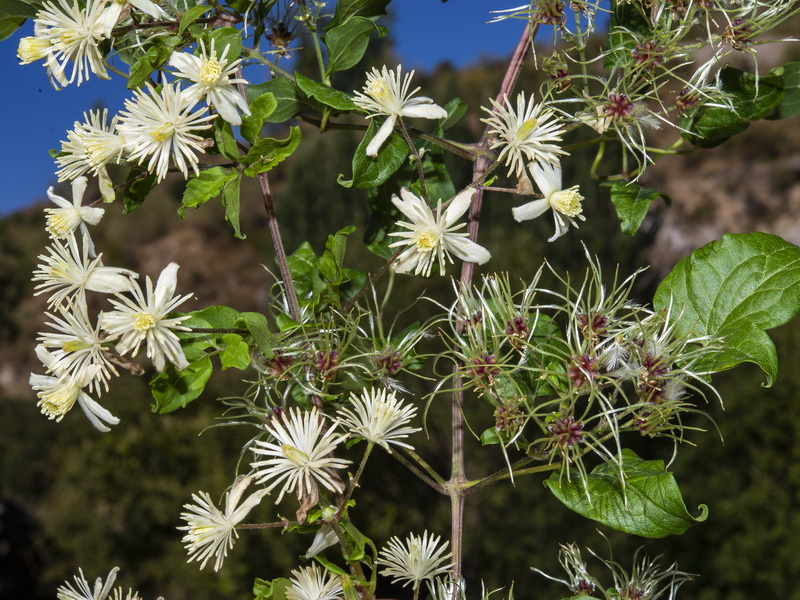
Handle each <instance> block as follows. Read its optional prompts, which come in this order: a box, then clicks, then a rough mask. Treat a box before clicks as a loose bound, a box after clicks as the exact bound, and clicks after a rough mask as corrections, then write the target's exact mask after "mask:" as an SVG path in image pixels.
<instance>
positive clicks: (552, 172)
mask: <svg viewBox="0 0 800 600" xmlns="http://www.w3.org/2000/svg"><path fill="white" fill-rule="evenodd" d="M528 170H530V172H531V177H533V180H534V181H535V182H536V185H537V186H538V187H539V191H541V192H542V194H544V197H545V198H547V197H548V196H549V195H550V194H552V193H553V192H557V191H559V190H560V189H561V163H556V164H553V163H544V164H540V163H538V162H531V163H528Z"/></svg>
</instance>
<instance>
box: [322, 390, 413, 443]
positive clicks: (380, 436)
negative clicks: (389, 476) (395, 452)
mask: <svg viewBox="0 0 800 600" xmlns="http://www.w3.org/2000/svg"><path fill="white" fill-rule="evenodd" d="M350 402H351V403H352V406H353V410H350V409H349V408H341V409H339V412H338V415H339V417H340V419H341V422H342V423H343V424H344V425H345V426H346V428H347V429H349V430H350V433H351V434H353V435H356V436H358V437H362V438H364V439H366V440H369V441H370V442H373V443H376V444H379V445H380V446H382V447H383V448H384V449H385V450H386V451H387V452H391V449H390V448H389V444H397V445H398V446H402V447H404V448H410V449H412V450H413V447H412V446H411V445H409V444H406V443H405V442H400V441H398V440H399V439H401V438H406V437H408V436H409V434H412V433H416V432H417V431H421V429H419V428H417V427H408V426H407V425H408V422H409V421H410V420H411V419H412V418H413V417H414V415H415V414H416V412H417V407H416V406H403V403H402V401H400V400H398V399H397V398H395V394H394V392H390V393H389V394H388V397H387V394H386V390H385V389H381V390H378V389H375V388H372V389H370V390H364V392H363V394H362V395H361V397H360V398H359V397H357V396H356V395H355V394H353V393H351V394H350Z"/></svg>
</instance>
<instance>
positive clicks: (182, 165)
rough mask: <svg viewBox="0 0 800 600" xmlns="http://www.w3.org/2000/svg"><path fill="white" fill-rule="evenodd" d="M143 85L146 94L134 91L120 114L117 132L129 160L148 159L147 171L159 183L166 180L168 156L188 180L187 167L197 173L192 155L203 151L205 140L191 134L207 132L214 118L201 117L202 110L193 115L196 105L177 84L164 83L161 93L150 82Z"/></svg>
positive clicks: (141, 161)
mask: <svg viewBox="0 0 800 600" xmlns="http://www.w3.org/2000/svg"><path fill="white" fill-rule="evenodd" d="M145 86H146V89H147V92H149V93H146V92H145V91H144V90H136V91H135V92H134V99H133V100H126V101H125V110H123V111H121V112H120V114H119V124H118V125H117V131H118V132H119V134H120V135H121V136H122V138H123V139H124V140H125V147H126V149H127V150H128V153H129V154H128V160H130V161H132V162H138V164H142V163H143V162H145V160H147V159H148V158H149V160H148V162H147V168H148V169H149V170H150V171H154V172H155V173H156V175H158V181H161V180H162V179H164V177H166V175H167V170H168V169H169V161H170V157H172V159H173V160H174V161H175V164H176V165H178V168H179V169H180V170H181V172H182V173H183V176H184V177H189V167H191V168H192V170H193V171H194V173H195V175H197V174H199V172H200V171H199V169H198V168H197V162H198V160H197V155H196V154H195V152H204V150H203V146H202V144H201V143H200V142H202V141H203V139H204V138H202V137H200V136H199V135H196V134H194V133H192V132H193V131H198V130H202V129H209V128H210V127H211V123H210V122H209V121H211V120H212V119H213V118H214V116H215V115H206V116H204V115H203V113H204V112H206V110H207V109H206V108H205V107H204V108H202V109H200V110H198V111H196V112H192V110H193V109H194V106H195V103H194V102H191V101H190V100H189V99H187V98H186V97H185V96H184V95H183V93H182V92H181V88H180V84H174V85H173V84H171V83H165V84H164V86H163V88H162V90H161V93H160V94H159V93H157V92H156V91H155V89H153V86H152V85H150V84H149V83H147V84H145Z"/></svg>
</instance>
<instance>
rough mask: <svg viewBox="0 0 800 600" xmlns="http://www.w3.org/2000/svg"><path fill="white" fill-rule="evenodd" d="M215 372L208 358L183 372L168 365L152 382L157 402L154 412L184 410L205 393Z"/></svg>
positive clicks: (153, 407)
mask: <svg viewBox="0 0 800 600" xmlns="http://www.w3.org/2000/svg"><path fill="white" fill-rule="evenodd" d="M213 370H214V367H213V366H212V365H211V359H210V358H209V357H208V356H204V357H203V358H201V359H200V360H197V361H195V362H193V363H191V364H190V365H189V366H188V367H186V368H185V369H184V370H183V371H179V370H178V369H176V368H175V367H174V366H172V364H171V363H167V364H166V366H165V367H164V371H162V372H161V373H159V374H157V375H156V376H155V377H153V378H152V379H151V380H150V391H151V392H152V394H153V399H154V400H155V404H153V406H152V409H153V412H157V413H160V414H164V413H168V412H172V411H174V410H177V409H179V408H184V407H185V406H186V405H187V404H189V403H190V402H191V401H192V400H195V399H196V398H197V397H198V396H200V394H202V393H203V390H204V389H205V388H206V383H208V379H209V377H211V372H212V371H213Z"/></svg>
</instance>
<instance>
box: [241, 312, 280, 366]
mask: <svg viewBox="0 0 800 600" xmlns="http://www.w3.org/2000/svg"><path fill="white" fill-rule="evenodd" d="M234 326H235V327H243V328H245V329H247V330H248V331H249V332H250V335H252V336H253V341H254V342H255V344H256V346H257V347H258V349H259V350H260V351H261V354H263V355H264V357H265V358H272V357H273V353H272V338H273V335H272V332H271V331H270V330H269V323H268V322H267V317H265V316H264V315H262V314H261V313H257V312H243V313H238V315H237V317H236V321H235V323H234Z"/></svg>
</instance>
